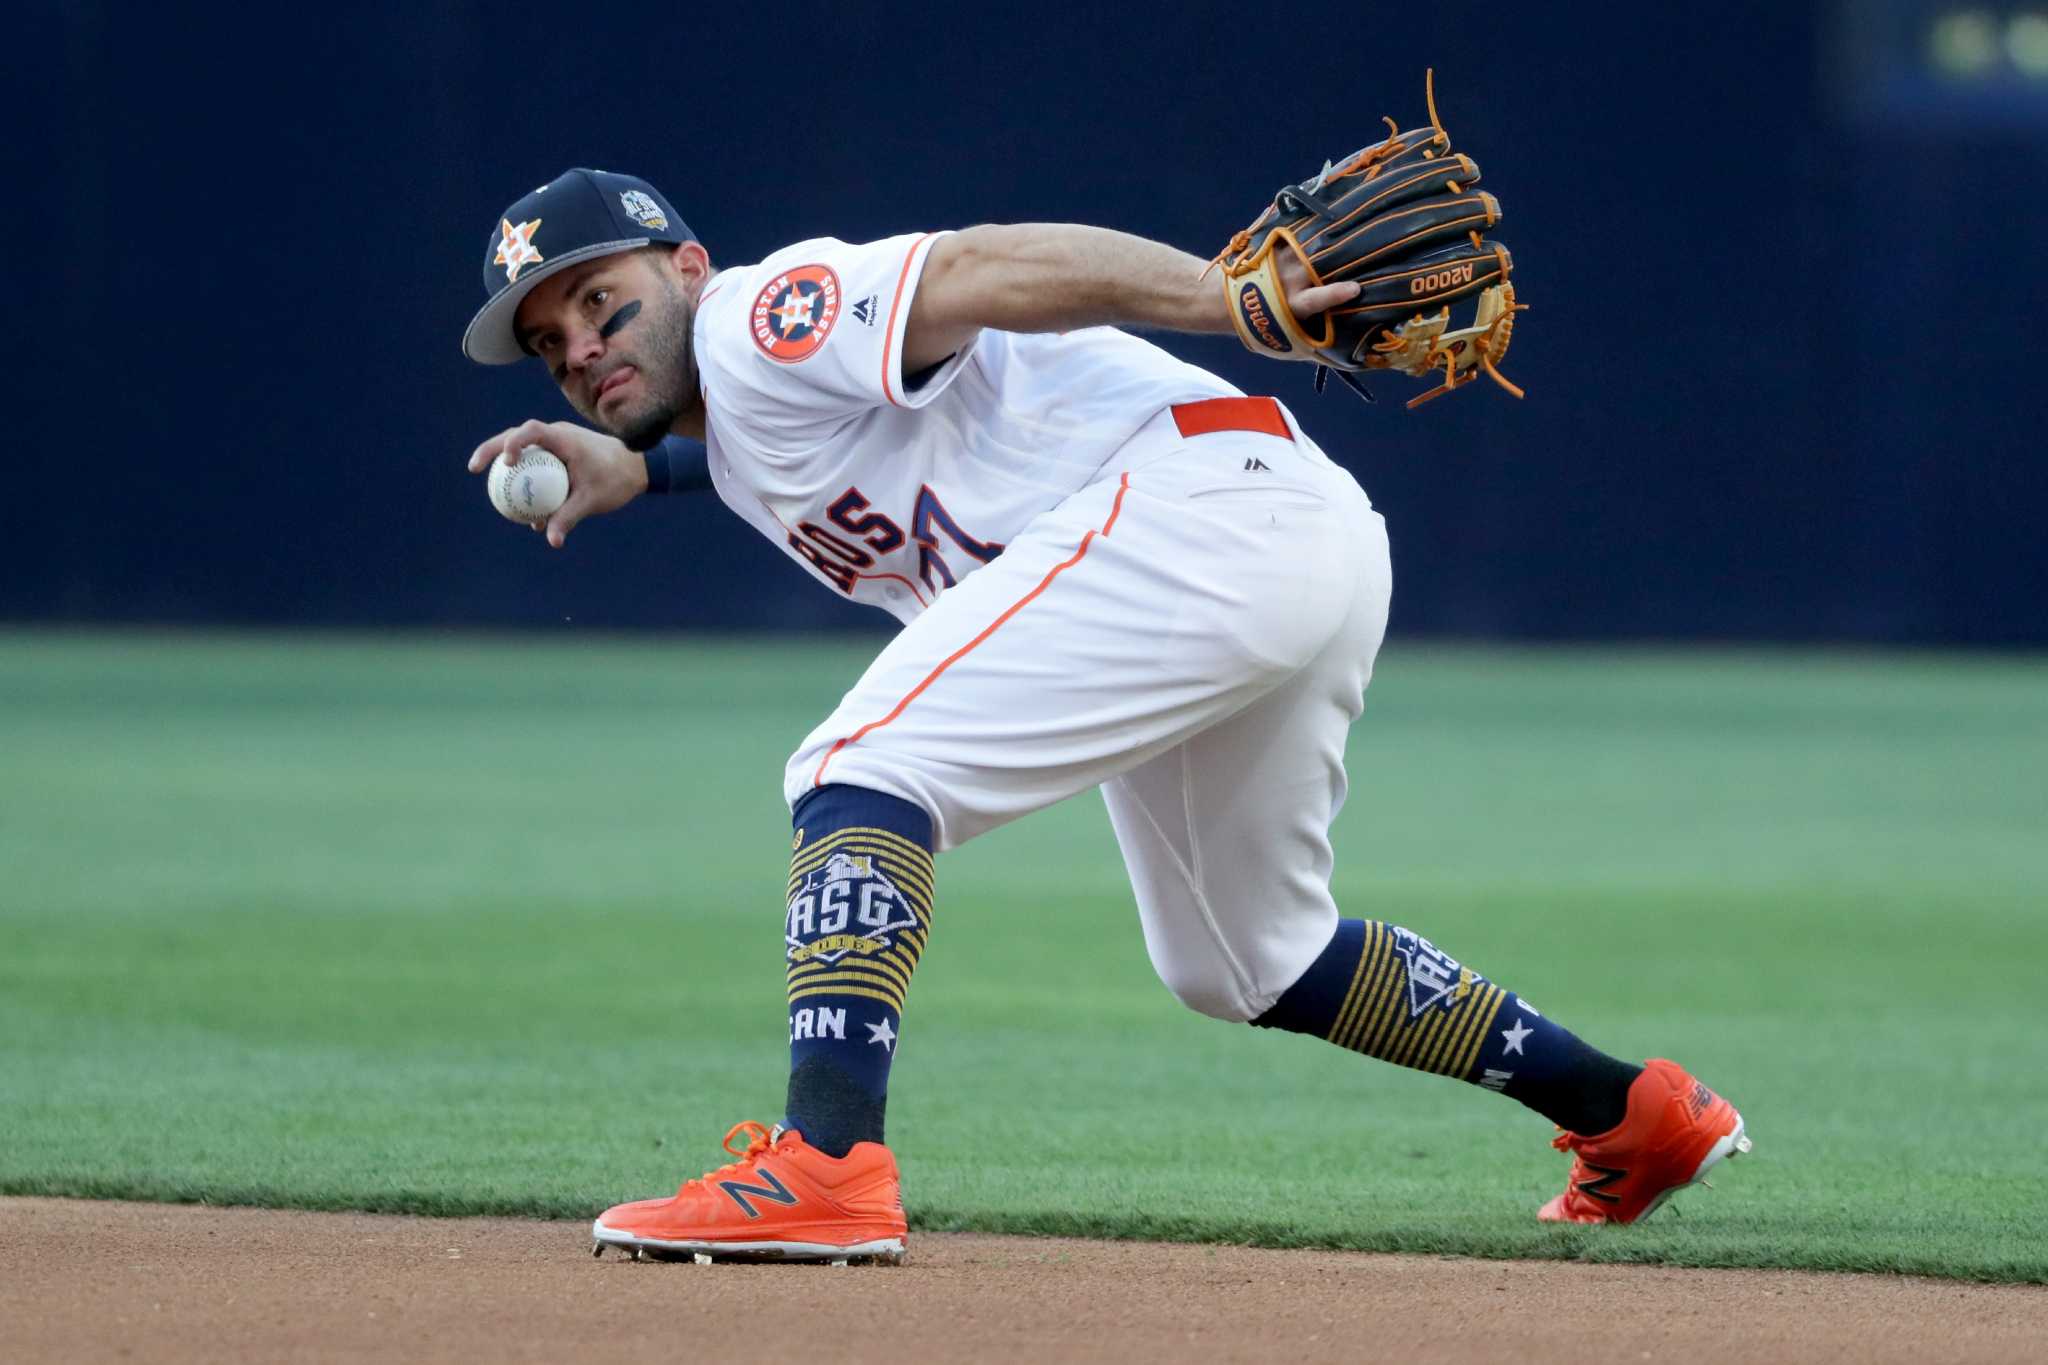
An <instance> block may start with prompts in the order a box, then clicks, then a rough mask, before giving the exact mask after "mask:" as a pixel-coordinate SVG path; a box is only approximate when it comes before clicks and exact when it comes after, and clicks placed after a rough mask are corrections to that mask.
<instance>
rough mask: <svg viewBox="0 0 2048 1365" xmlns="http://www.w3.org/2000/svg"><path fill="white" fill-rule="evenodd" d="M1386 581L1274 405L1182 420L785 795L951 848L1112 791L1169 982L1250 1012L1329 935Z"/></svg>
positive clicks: (970, 580) (1029, 538)
mask: <svg viewBox="0 0 2048 1365" xmlns="http://www.w3.org/2000/svg"><path fill="white" fill-rule="evenodd" d="M1275 432H1285V433H1286V434H1284V435H1282V434H1274V433H1275ZM1186 433H1194V434H1186ZM1392 585H1393V579H1392V569H1391V565H1390V562H1389V558H1388V552H1387V536H1386V526H1385V523H1384V521H1382V519H1381V517H1380V515H1379V513H1377V512H1375V511H1374V510H1373V509H1372V505H1371V503H1370V502H1369V501H1368V500H1367V499H1366V496H1365V494H1364V492H1363V491H1362V490H1361V489H1360V488H1359V486H1358V484H1357V483H1356V482H1355V481H1354V480H1353V479H1352V478H1351V476H1350V475H1349V474H1347V473H1346V472H1344V471H1343V470H1342V469H1340V468H1338V467H1337V466H1336V465H1335V464H1333V463H1331V462H1330V460H1329V459H1328V458H1327V457H1326V456H1324V455H1323V453H1322V452H1321V451H1320V450H1318V449H1317V448H1316V447H1315V446H1314V445H1313V444H1312V443H1311V442H1309V441H1308V439H1307V438H1306V437H1304V436H1302V435H1301V433H1300V431H1299V429H1298V428H1296V427H1294V425H1293V423H1292V421H1291V420H1289V419H1286V418H1285V410H1284V409H1282V408H1281V407H1280V405H1279V404H1277V403H1275V402H1274V401H1273V400H1271V399H1223V400H1213V401H1212V402H1209V403H1201V404H1184V405H1181V406H1180V407H1179V408H1173V409H1168V410H1167V411H1166V412H1163V413H1161V414H1160V415H1159V416H1158V417H1157V418H1155V419H1153V421H1152V422H1150V423H1149V424H1148V425H1147V426H1146V427H1145V428H1143V429H1142V430H1141V431H1140V432H1139V433H1138V435H1137V436H1136V437H1134V438H1133V439H1132V440H1131V441H1130V442H1129V443H1128V444H1127V445H1125V446H1124V447H1123V449H1122V450H1121V451H1119V452H1118V455H1117V456H1116V457H1115V458H1113V459H1112V460H1111V461H1110V463H1109V464H1108V465H1107V466H1106V467H1105V469H1104V471H1103V477H1102V478H1100V479H1099V480H1098V481H1096V482H1095V483H1093V484H1090V485H1089V486H1087V487H1085V488H1082V489H1080V490H1079V491H1077V492H1075V493H1073V494H1072V495H1070V496H1069V497H1068V498H1067V499H1066V500H1065V501H1064V502H1062V503H1060V504H1059V505H1058V506H1056V507H1054V508H1052V509H1051V510H1049V511H1047V512H1045V513H1043V514H1041V515H1040V516H1038V517H1036V518H1034V519H1033V520H1032V521H1031V522H1030V523H1029V524H1028V525H1027V526H1026V527H1025V528H1024V529H1023V531H1022V532H1021V533H1019V534H1018V535H1016V536H1015V537H1013V538H1012V539H1011V541H1010V543H1009V546H1008V548H1007V549H1006V550H1005V551H1004V552H1003V554H1002V555H1001V556H1000V557H999V558H997V559H996V560H995V561H994V562H993V563H991V564H989V565H987V566H985V567H983V568H981V569H978V570H976V571H975V572H974V573H972V574H970V575H968V576H967V577H966V578H963V579H962V580H961V581H960V582H959V583H958V584H957V585H955V586H953V587H951V588H948V589H947V590H946V591H945V592H944V593H943V594H942V595H941V596H940V597H939V599H938V600H937V601H936V602H934V603H933V604H932V606H931V607H930V608H929V609H928V610H926V611H925V612H924V613H923V614H922V615H921V616H919V617H918V618H917V619H916V620H914V621H913V622H911V624H910V625H908V626H907V627H905V628H904V630H903V632H902V633H901V634H900V635H898V636H897V637H896V638H895V640H893V641H892V642H891V643H890V644H889V646H888V647H887V648H886V649H884V650H883V651H882V653H881V654H880V655H879V656H878V657H877V658H876V659H875V661H874V663H873V664H872V665H870V666H869V668H868V670H867V672H866V673H865V674H864V675H863V676H862V677H861V679H860V681H859V682H858V683H857V684H855V686H854V688H853V690H852V691H851V692H849V693H848V694H847V696H846V698H845V699H844V700H843V701H842V702H841V703H840V705H839V707H838V709H837V710H835V711H834V712H833V713H832V715H831V716H830V717H828V718H827V719H826V720H825V722H824V723H823V724H822V725H820V726H819V727H818V728H817V729H816V730H814V731H813V732H812V733H811V735H810V736H809V737H808V738H807V739H806V740H805V741H804V743H803V745H802V747H800V748H799V749H798V750H797V752H796V754H795V755H794V756H793V757H792V758H791V760H790V764H789V768H788V771H787V774H786V780H785V794H786V795H787V796H788V797H789V799H790V800H791V802H792V803H793V802H794V801H795V800H796V799H797V798H799V797H800V796H802V794H803V793H804V792H805V791H806V790H808V789H810V788H811V787H813V786H819V785H825V784H827V783H848V784H851V785H854V786H859V787H867V788H870V789H873V790H877V791H883V792H888V793H890V794H891V795H893V796H897V797H900V798H902V799H903V800H906V801H910V802H912V803H914V804H916V805H918V806H920V807H922V808H924V809H925V810H926V811H928V812H930V814H931V816H932V820H933V827H934V832H935V838H936V841H937V845H938V847H939V848H940V849H942V850H943V849H947V848H952V847H956V846H958V845H960V844H963V843H965V842H967V840H969V839H972V838H973V837H974V836H975V835H977V834H980V833H982V832H983V831H985V830H990V829H993V828H995V827H996V826H998V825H1001V824H1003V823H1005V822H1007V821H1010V820H1014V819H1016V818H1017V817H1018V816H1020V815H1025V814H1027V813H1029V812H1031V811H1034V810H1038V809H1040V808H1041V807H1044V806H1049V805H1051V804H1053V803H1054V802H1056V801H1062V800H1064V799H1066V798H1067V797H1069V796H1072V795H1074V794H1075V793H1077V792H1081V791H1085V790H1087V789H1088V788H1090V787H1096V786H1099V787H1101V788H1102V790H1103V795H1104V798H1105V799H1106V800H1107V802H1108V805H1109V815H1110V821H1111V823H1112V825H1113V826H1114V828H1115V831H1116V837H1117V842H1118V843H1119V845H1121V847H1122V849H1123V854H1124V860H1125V864H1126V866H1127V867H1128V869H1129V872H1130V877H1131V885H1132V887H1133V889H1134V890H1135V891H1136V893H1137V901H1138V911H1139V915H1140V918H1141V920H1142V922H1143V926H1144V933H1145V945H1146V948H1147V950H1148V951H1149V953H1150V954H1151V958H1152V962H1153V965H1154V967H1155V968H1156V969H1157V970H1158V972H1159V975H1160V977H1161V979H1162V980H1164V981H1165V982H1166V984H1167V986H1168V987H1169V988H1170V989H1171V990H1172V991H1173V992H1174V994H1175V995H1177V996H1178V997H1179V998H1180V999H1181V1000H1183V1001H1184V1002H1186V1003H1187V1004H1188V1005H1189V1006H1191V1007H1193V1008H1194V1009H1197V1010H1200V1011H1201V1012H1202V1013H1204V1014H1210V1015H1214V1016H1216V1017H1218V1018H1222V1019H1231V1020H1243V1019H1250V1018H1253V1017H1255V1016H1257V1015H1259V1014H1262V1013H1264V1012H1265V1010H1266V1009H1267V1008H1269V1007H1270V1006H1271V1005H1272V1003H1273V1002H1274V1001H1275V1000H1276V999H1278V998H1279V996H1280V994H1281V993H1282V992H1283V991H1285V990H1286V989H1287V987H1289V986H1290V985H1292V984H1293V983H1294V981H1295V980H1296V979H1297V978H1298V977H1299V976H1300V975H1301V973H1302V972H1303V971H1305V970H1306V969H1307V967H1308V965H1309V963H1310V962H1312V961H1313V960H1314V959H1315V957H1316V955H1317V954H1318V953H1320V952H1321V951H1322V949H1323V947H1324V946H1325V945H1326V944H1327V943H1328V942H1329V939H1330V935H1331V934H1332V933H1333V932H1334V931H1335V929H1336V924H1337V908H1336V905H1335V903H1334V902H1333V901H1332V900H1331V897H1330V890H1329V878H1330V865H1331V855H1330V842H1329V828H1330V823H1331V821H1332V820H1333V819H1334V818H1335V817H1336V814H1337V811H1338V809H1339V807H1340V806H1342V804H1343V801H1344V793H1345V777H1344V740H1345V735H1346V732H1347V731H1348V730H1349V728H1350V725H1351V722H1352V721H1354V720H1355V719H1357V717H1358V714H1359V712H1360V710H1361V709H1362V707H1363V705H1364V692H1365V687H1366V684H1367V682H1368V681H1369V680H1370V679H1371V676H1372V666H1373V659H1374V657H1375V656H1376V655H1377V653H1378V652H1379V647H1380V641H1381V638H1382V636H1383V635H1384V634H1385V631H1386V623H1387V604H1388V599H1389V597H1390V595H1391V593H1392Z"/></svg>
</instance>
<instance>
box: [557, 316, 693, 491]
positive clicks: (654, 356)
mask: <svg viewBox="0 0 2048 1365" xmlns="http://www.w3.org/2000/svg"><path fill="white" fill-rule="evenodd" d="M661 289H662V292H663V294H664V295H665V296H666V297H664V298H663V299H662V300H661V303H660V306H658V307H654V308H649V309H647V310H645V311H644V312H642V313H641V315H640V321H641V331H642V335H641V336H640V338H639V345H638V346H637V347H636V348H635V350H634V353H633V358H632V361H631V363H632V364H633V365H635V366H636V367H637V368H638V369H639V371H640V383H641V385H642V386H643V387H644V388H645V389H646V391H647V396H646V398H645V400H644V406H642V407H641V408H640V409H639V410H638V411H633V412H621V413H619V414H618V422H619V424H618V425H611V424H609V423H606V422H603V421H601V420H599V419H598V417H597V416H596V414H594V413H588V414H585V415H586V416H589V417H590V419H591V420H592V421H593V422H597V423H598V425H599V426H602V427H604V428H605V429H606V430H607V431H609V432H611V434H612V435H614V436H616V437H618V438H619V440H620V441H622V442H624V443H625V445H626V448H627V449H629V450H638V451H648V450H652V449H654V448H655V447H656V446H658V445H660V444H661V439H662V437H664V436H666V435H668V433H669V428H670V427H673V426H674V425H675V423H676V419H677V418H679V417H681V416H682V415H683V414H684V413H686V412H688V411H689V410H690V409H691V408H692V407H694V406H695V405H696V403H697V356H696V351H695V349H694V344H693V342H692V339H691V331H692V325H693V324H694V323H695V321H696V316H697V310H696V309H695V308H694V307H693V306H692V305H691V303H690V301H689V299H687V298H685V297H684V296H683V292H682V291H681V290H680V289H677V288H676V287H675V286H674V285H672V284H670V283H669V282H667V281H666V280H664V281H662V282H661Z"/></svg>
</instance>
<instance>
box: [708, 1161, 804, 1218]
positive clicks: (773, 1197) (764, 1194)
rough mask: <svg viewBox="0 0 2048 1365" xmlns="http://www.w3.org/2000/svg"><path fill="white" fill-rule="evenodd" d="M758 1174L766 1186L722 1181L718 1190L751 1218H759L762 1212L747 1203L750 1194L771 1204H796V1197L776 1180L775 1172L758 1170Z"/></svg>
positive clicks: (738, 1181) (739, 1181) (737, 1181)
mask: <svg viewBox="0 0 2048 1365" xmlns="http://www.w3.org/2000/svg"><path fill="white" fill-rule="evenodd" d="M756 1174H758V1175H759V1176H760V1177H761V1179H763V1180H765V1181H767V1182H768V1183H767V1184H765V1185H749V1184H747V1183H746V1182H745V1181H742V1180H721V1181H719V1182H718V1188H719V1189H721V1190H724V1191H725V1193H726V1197H727V1198H729V1199H731V1200H732V1202H733V1203H735V1204H738V1205H739V1206H740V1211H741V1212H742V1213H744V1214H746V1215H747V1217H749V1218H759V1217H760V1216H761V1211H760V1210H759V1209H757V1208H755V1207H754V1206H753V1205H752V1204H749V1203H748V1202H747V1196H748V1195H750V1194H751V1195H753V1196H754V1198H756V1199H764V1200H766V1201H767V1202H769V1203H771V1204H794V1203H796V1196H795V1195H793V1194H791V1193H790V1192H789V1186H787V1185H785V1184H783V1183H782V1182H781V1181H780V1180H777V1179H776V1178H775V1172H773V1171H763V1170H757V1171H756Z"/></svg>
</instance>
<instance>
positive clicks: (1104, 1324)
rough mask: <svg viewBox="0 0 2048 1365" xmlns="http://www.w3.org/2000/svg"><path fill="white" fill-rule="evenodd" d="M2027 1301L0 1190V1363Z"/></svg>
mask: <svg viewBox="0 0 2048 1365" xmlns="http://www.w3.org/2000/svg"><path fill="white" fill-rule="evenodd" d="M2044 1353H2048V1288H2039V1287H2026V1286H2000V1285H1973V1284H1962V1283H1956V1282H1953V1281H1940V1280H1917V1279H1905V1278H1895V1277H1877V1276H1851V1275H1816V1274H1805V1273H1793V1272H1773V1271H1747V1270H1675V1269H1666V1268H1661V1267H1650V1266H1615V1265H1580V1264H1566V1263H1559V1262H1549V1261H1470V1260H1450V1259H1437V1258H1428V1257H1403V1256H1369V1255H1359V1254H1354V1253H1344V1252H1318V1251H1268V1250H1255V1249H1250V1248H1244V1247H1212V1246H1187V1245H1160V1244H1155V1243H1142V1242H1085V1241H1068V1240H1033V1239H1023V1238H1008V1237H982V1236H969V1235H963V1234H949V1233H916V1232H913V1234H912V1237H911V1252H910V1258H909V1261H908V1263H907V1264H905V1265H903V1266H900V1267H883V1266H855V1267H846V1268H841V1269H833V1268H830V1267H823V1266H722V1265H721V1266H695V1265H686V1264H665V1263H656V1262H643V1263H634V1262H632V1261H628V1260H623V1259H619V1258H617V1257H616V1256H615V1255H613V1254H611V1253H607V1255H606V1257H605V1258H604V1259H603V1260H593V1259H592V1258H591V1257H590V1255H589V1242H588V1240H587V1238H586V1237H585V1235H584V1230H583V1228H582V1227H581V1226H580V1225H578V1224H574V1223H552V1222H534V1221H525V1220H517V1219H487V1218H463V1219H436V1218H408V1217H387V1216H377V1215H369V1214H321V1213H300V1212H288V1211H276V1210H268V1209H241V1208H204V1207H191V1206H183V1205H161V1204H121V1203H101V1202H82V1201H71V1200H59V1199H5V1200H0V1357H5V1358H6V1359H8V1360H21V1361H42V1360H82V1359H83V1360H102V1359H119V1358H129V1359H141V1360H152V1361H165V1362H182V1361H199V1360H205V1361H256V1360H262V1361H281V1360H293V1361H299V1360H358V1359H374V1360H478V1359H486V1360H519V1361H525V1360H535V1361H540V1360H568V1359H588V1358H597V1357H605V1358H624V1359H684V1358H687V1359H703V1358H712V1359H721V1358H722V1359H733V1360H745V1359H759V1358H769V1359H776V1358H782V1359H835V1360H847V1361H887V1362H890V1363H891V1365H904V1362H911V1361H926V1360H931V1361H951V1360H1033V1361H1084V1360H1087V1361H1094V1360H1100V1361H1118V1362H1133V1361H1146V1360H1166V1359H1173V1360H1200V1361H1240V1360H1241V1361H1254V1360H1260V1361H1263V1360H1274V1359H1285V1360H1289V1361H1324V1360H1328V1361H1355V1360H1366V1359H1392V1360H1400V1361H1402V1362H1404V1365H1430V1362H1467V1361H1513V1362H1517V1365H1545V1363H1546V1362H1551V1361H1559V1362H1564V1361H1571V1362H1584V1361H1638V1360H1674V1359H1677V1360H1685V1359H1692V1360H1713V1361H1715V1362H1716V1365H1734V1363H1735V1362H1742V1361H1785V1360H1801V1361H1822V1360H1842V1361H1859V1362H1860V1361H1916V1362H1917V1361H1929V1360H1941V1361H1980V1360H1981V1361H1998V1362H2001V1363H2002V1365H2003V1363H2005V1362H2012V1361H2017V1360H2033V1359H2041V1358H2043V1355H2044Z"/></svg>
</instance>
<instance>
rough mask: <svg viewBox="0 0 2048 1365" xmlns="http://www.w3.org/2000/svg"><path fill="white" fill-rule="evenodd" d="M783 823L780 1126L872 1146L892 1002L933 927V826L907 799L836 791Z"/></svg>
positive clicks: (830, 1149)
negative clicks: (783, 1096)
mask: <svg viewBox="0 0 2048 1365" xmlns="http://www.w3.org/2000/svg"><path fill="white" fill-rule="evenodd" d="M794 817H795V819H794V823H795V826H796V837H795V839H794V840H793V841H792V843H791V848H792V850H793V851H792V852H791V854H790V864H789V913H788V918H787V920H786V922H785V932H784V943H783V946H784V956H785V958H786V959H787V961H788V964H789V1100H788V1106H787V1109H786V1111H785V1115H786V1117H785V1120H784V1121H785V1122H787V1123H788V1125H789V1126H790V1127H792V1128H794V1129H796V1130H797V1131H799V1132H801V1133H802V1134H803V1135H804V1141H806V1142H808V1143H810V1144H811V1145H812V1146H814V1147H817V1148H818V1149H819V1150H821V1151H823V1152H826V1153H828V1154H829V1155H831V1156H845V1155H846V1153H847V1152H848V1151H849V1150H850V1149H851V1148H852V1147H853V1145H854V1144H855V1143H856V1142H880V1141H882V1121H883V1116H884V1113H885V1111H886V1110H887V1107H888V1099H889V1063H891V1062H893V1061H894V1060H895V1059H896V1039H897V1035H898V1034H899V1033H900V1032H901V1029H902V1023H903V997H904V993H905V992H906V991H908V990H909V989H910V974H911V972H913V971H914V970H916V968H917V959H918V956H919V955H920V954H921V953H923V952H924V944H925V937H926V935H928V934H929V933H930V932H931V927H932V910H931V906H932V821H931V817H930V816H929V815H927V814H925V813H924V811H922V810H920V809H919V808H918V807H916V806H914V805H912V804H911V803H910V802H908V801H904V800H901V799H899V798H897V797H894V796H887V795H884V794H883V793H881V792H875V791H868V790H866V789H865V788H861V787H848V786H840V785H833V786H829V787H819V788H817V789H815V790H813V791H811V792H808V793H806V794H805V796H804V797H803V799H802V800H800V801H798V802H797V803H796V809H795V812H794Z"/></svg>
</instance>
